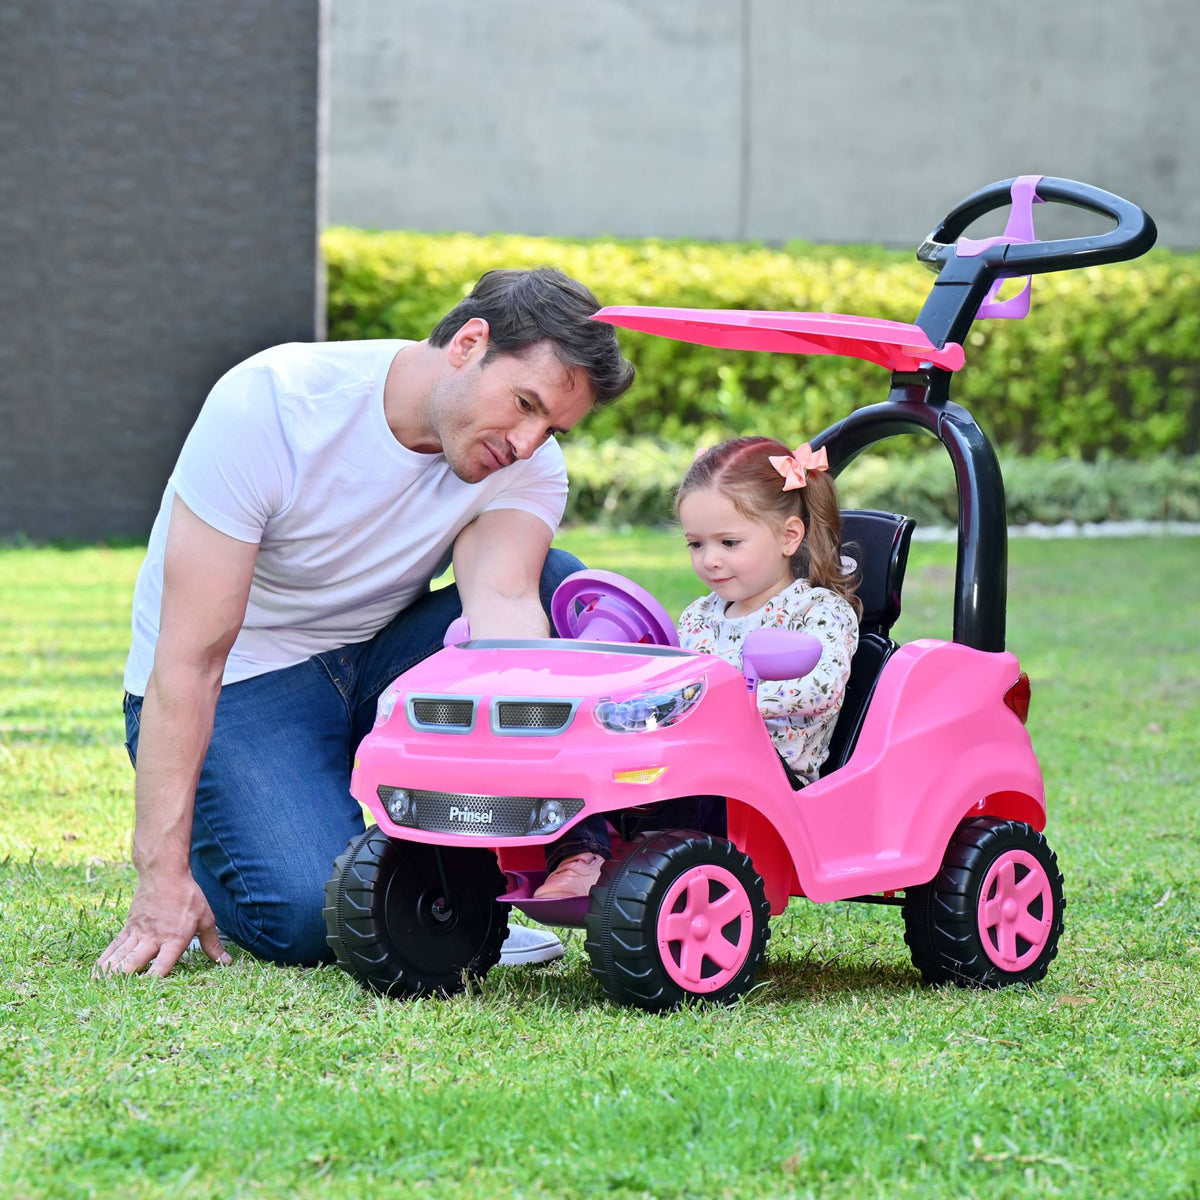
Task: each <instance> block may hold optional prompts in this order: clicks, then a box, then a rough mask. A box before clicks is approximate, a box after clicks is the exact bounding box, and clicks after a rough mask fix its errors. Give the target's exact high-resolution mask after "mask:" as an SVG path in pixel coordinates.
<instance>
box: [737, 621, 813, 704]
mask: <svg viewBox="0 0 1200 1200" xmlns="http://www.w3.org/2000/svg"><path fill="white" fill-rule="evenodd" d="M820 658H821V643H820V641H819V640H818V639H817V638H815V637H813V636H812V634H811V633H798V632H796V630H794V629H756V630H754V631H753V632H752V633H749V634H747V635H746V644H745V646H744V648H743V650H742V674H743V675H745V676H746V690H747V691H748V692H753V691H756V690H757V689H758V682H759V680H760V679H800V678H801V677H802V676H804V675H807V674H808V673H809V671H811V670H812V669H813V667H815V666H816V665H817V663H818V661H819V660H820Z"/></svg>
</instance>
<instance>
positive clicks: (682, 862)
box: [585, 830, 771, 1012]
mask: <svg viewBox="0 0 1200 1200" xmlns="http://www.w3.org/2000/svg"><path fill="white" fill-rule="evenodd" d="M770 911H771V910H770V905H769V904H768V903H767V899H766V896H765V894H764V892H763V881H762V879H761V877H760V876H759V874H758V873H757V872H756V871H755V869H754V864H753V863H752V862H751V861H750V859H749V858H747V857H746V855H744V854H743V853H742V852H741V851H740V850H738V849H737V847H736V846H734V845H733V844H732V843H730V842H727V841H726V840H725V839H724V838H717V837H709V836H708V835H707V834H703V833H696V832H694V831H692V830H667V831H664V832H662V833H655V834H651V835H649V836H648V837H646V838H644V839H643V840H642V841H640V842H637V843H635V845H634V847H633V849H632V850H631V851H630V852H629V854H627V855H626V856H625V857H624V858H622V859H614V860H611V861H610V862H608V863H606V864H605V867H604V871H603V872H602V873H601V876H600V881H599V882H598V883H597V884H596V886H595V887H594V888H593V889H592V892H591V900H590V903H589V904H588V914H587V941H586V943H585V948H586V949H587V952H588V956H589V958H590V959H591V970H592V974H593V975H594V976H595V977H596V978H597V979H598V980H599V981H600V986H601V987H602V988H603V989H604V993H605V995H607V996H608V997H609V998H610V999H612V1000H615V1001H617V1002H618V1003H620V1004H636V1005H638V1006H639V1007H641V1008H644V1009H647V1010H649V1011H650V1012H658V1011H661V1010H662V1009H668V1008H674V1007H676V1006H677V1005H678V1004H680V1003H681V1002H682V1001H683V1000H685V999H687V998H689V997H691V998H694V999H698V1000H700V999H702V1000H708V1001H712V1002H715V1003H717V1004H729V1003H731V1002H732V1001H734V1000H736V999H737V997H738V996H740V995H742V994H743V993H744V992H745V991H746V990H747V989H748V988H749V987H750V986H751V984H752V983H753V982H754V977H755V975H756V974H757V972H758V968H759V967H760V966H761V965H762V961H763V955H764V952H765V949H766V944H767V936H768V934H769V930H768V927H767V918H768V917H769V916H770Z"/></svg>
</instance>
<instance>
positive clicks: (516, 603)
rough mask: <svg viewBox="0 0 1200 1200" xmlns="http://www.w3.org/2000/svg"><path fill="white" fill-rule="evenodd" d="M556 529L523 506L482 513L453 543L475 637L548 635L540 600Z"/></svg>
mask: <svg viewBox="0 0 1200 1200" xmlns="http://www.w3.org/2000/svg"><path fill="white" fill-rule="evenodd" d="M553 537H554V534H553V533H552V532H551V529H550V526H549V525H547V524H546V522H545V521H543V520H542V519H541V518H540V517H535V516H534V515H533V514H532V513H528V512H525V511H524V510H523V509H519V508H501V509H493V510H491V511H490V512H485V513H480V514H479V516H478V517H476V518H475V520H474V521H472V522H471V523H470V525H468V526H467V527H466V528H465V529H464V530H463V531H462V532H461V533H460V534H459V535H458V537H457V539H456V540H455V542H454V579H455V582H456V583H457V584H458V593H459V595H460V596H461V597H462V602H463V614H464V615H465V616H466V618H467V620H468V621H469V622H470V626H471V636H472V637H546V635H547V634H548V633H549V632H550V625H549V622H548V621H547V620H546V614H545V612H544V611H543V610H542V605H541V601H540V600H539V599H538V584H539V582H540V580H541V577H542V567H543V566H544V565H545V563H546V554H547V552H548V551H549V549H550V542H551V540H552V539H553Z"/></svg>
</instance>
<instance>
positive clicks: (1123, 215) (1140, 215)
mask: <svg viewBox="0 0 1200 1200" xmlns="http://www.w3.org/2000/svg"><path fill="white" fill-rule="evenodd" d="M1015 182H1016V179H1015V178H1014V179H1002V180H1000V181H999V182H998V183H993V184H989V185H988V186H987V187H984V188H980V189H979V191H977V192H974V193H972V194H971V195H970V196H968V197H967V198H966V199H965V200H963V201H961V202H960V203H959V204H958V205H956V206H955V208H954V209H953V210H952V211H951V212H950V213H949V214H948V215H947V216H946V217H944V218H943V219H942V221H941V223H940V224H939V225H938V226H937V227H936V228H935V229H934V230H933V232H932V233H931V234H930V235H929V236H928V237H927V238H926V239H925V241H924V242H923V243H922V244H921V246H920V247H919V248H918V250H917V257H918V258H919V259H920V260H921V261H922V262H925V263H928V264H929V265H930V266H932V267H933V268H934V269H935V270H940V269H941V268H942V267H943V266H945V265H946V263H947V262H949V261H950V259H952V258H954V257H955V246H954V243H955V242H956V241H957V240H958V238H959V236H960V235H961V234H962V232H963V231H964V230H965V229H966V228H967V227H968V226H970V225H971V224H972V223H973V222H974V221H977V220H978V219H979V218H980V217H982V216H984V215H985V214H987V213H989V212H992V211H994V210H995V209H997V208H1004V207H1007V206H1008V205H1009V204H1011V202H1012V186H1013V184H1014V183H1015ZM1036 191H1037V194H1038V196H1039V197H1041V199H1043V200H1053V201H1057V202H1059V203H1061V204H1069V205H1071V206H1072V207H1074V208H1082V209H1086V210H1087V211H1088V212H1094V213H1099V214H1101V215H1102V216H1106V217H1110V218H1111V219H1112V220H1114V221H1116V223H1117V227H1116V228H1115V229H1110V230H1109V231H1108V232H1107V233H1101V234H1097V235H1095V236H1092V237H1077V238H1058V239H1056V240H1054V241H1049V242H1029V243H1025V244H1021V243H1016V244H1010V245H996V246H993V247H991V249H990V250H988V251H986V252H985V256H986V258H987V259H988V260H990V263H989V265H991V266H992V268H993V269H994V270H995V272H996V274H998V275H1035V274H1041V273H1042V272H1045V271H1070V270H1075V269H1076V268H1078V267H1092V266H1098V265H1100V264H1101V263H1110V262H1123V261H1124V260H1126V259H1130V258H1137V257H1138V256H1139V255H1141V254H1145V253H1146V251H1147V250H1149V249H1150V247H1151V246H1153V245H1154V242H1155V239H1156V238H1157V237H1158V229H1157V227H1156V226H1155V224H1154V221H1153V220H1152V219H1151V217H1150V215H1149V213H1147V212H1145V211H1144V210H1143V209H1141V208H1139V207H1138V206H1137V205H1136V204H1131V203H1130V202H1129V201H1128V200H1122V199H1121V197H1120V196H1114V195H1113V193H1112V192H1106V191H1104V190H1103V189H1102V188H1098V187H1093V186H1092V185H1091V184H1088V183H1077V182H1076V181H1075V180H1073V179H1056V178H1054V177H1053V176H1050V175H1043V176H1042V177H1041V179H1039V180H1038V182H1037V185H1036Z"/></svg>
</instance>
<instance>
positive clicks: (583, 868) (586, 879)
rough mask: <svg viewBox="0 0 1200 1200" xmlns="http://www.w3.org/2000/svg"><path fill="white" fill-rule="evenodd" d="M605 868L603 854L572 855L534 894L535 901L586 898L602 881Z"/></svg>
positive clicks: (556, 868) (548, 876)
mask: <svg viewBox="0 0 1200 1200" xmlns="http://www.w3.org/2000/svg"><path fill="white" fill-rule="evenodd" d="M603 868H604V856H603V855H601V854H589V853H586V852H585V853H583V854H572V855H571V857H570V858H564V859H563V860H562V862H560V863H559V864H558V866H557V867H555V868H554V870H553V871H551V872H550V874H549V875H547V876H546V882H545V883H543V884H542V886H541V887H540V888H538V890H537V891H536V892H534V893H533V898H534V899H535V900H565V899H567V898H568V897H570V896H586V895H587V894H588V892H590V891H591V890H592V888H594V887H595V886H596V884H597V883H598V882H599V880H600V872H601V870H603Z"/></svg>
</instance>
